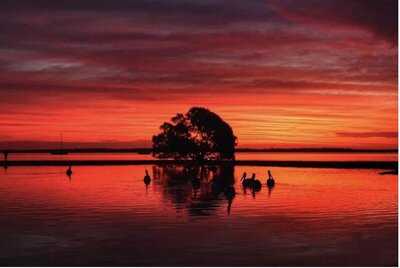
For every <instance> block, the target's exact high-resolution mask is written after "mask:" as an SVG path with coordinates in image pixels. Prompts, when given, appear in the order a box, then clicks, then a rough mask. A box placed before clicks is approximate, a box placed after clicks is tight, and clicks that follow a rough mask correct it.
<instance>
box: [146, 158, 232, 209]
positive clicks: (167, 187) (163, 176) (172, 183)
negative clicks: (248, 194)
mask: <svg viewBox="0 0 400 268" xmlns="http://www.w3.org/2000/svg"><path fill="white" fill-rule="evenodd" d="M153 176H154V183H156V184H159V185H161V192H162V195H163V197H164V200H165V202H171V203H172V204H173V206H174V207H175V208H176V209H177V210H181V209H185V210H187V211H188V213H189V215H191V216H209V215H214V214H215V213H216V210H217V208H218V207H220V206H223V205H227V211H228V214H230V211H231V206H232V201H233V199H234V197H235V188H234V182H235V179H234V166H233V165H219V166H197V165H196V166H194V165H192V166H176V165H164V166H153Z"/></svg>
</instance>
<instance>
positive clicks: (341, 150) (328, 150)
mask: <svg viewBox="0 0 400 268" xmlns="http://www.w3.org/2000/svg"><path fill="white" fill-rule="evenodd" d="M59 151H63V152H66V153H139V154H151V153H152V152H153V150H152V149H151V148H63V149H62V150H60V149H0V152H8V153H10V154H12V153H54V152H59ZM235 152H237V153H257V152H259V153H264V152H271V153H274V152H277V153H279V152H282V153H285V152H287V153H291V152H298V153H397V152H398V149H396V148H393V149H352V148H259V149H257V148H237V149H236V150H235Z"/></svg>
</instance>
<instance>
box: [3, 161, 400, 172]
mask: <svg viewBox="0 0 400 268" xmlns="http://www.w3.org/2000/svg"><path fill="white" fill-rule="evenodd" d="M183 164H199V163H198V162H196V161H191V160H8V161H4V160H2V161H0V165H1V166H4V167H12V166H20V167H21V166H68V165H72V166H124V165H183ZM201 164H203V165H236V166H270V167H301V168H338V169H391V170H394V169H396V170H397V168H398V162H395V161H281V160H275V161H274V160H271V161H268V160H236V161H204V162H202V163H201Z"/></svg>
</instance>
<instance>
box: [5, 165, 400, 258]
mask: <svg viewBox="0 0 400 268" xmlns="http://www.w3.org/2000/svg"><path fill="white" fill-rule="evenodd" d="M145 169H148V170H149V172H150V175H151V176H152V181H151V183H150V185H149V186H148V187H146V186H145V185H144V183H143V175H144V170H145ZM243 171H247V172H248V173H253V172H255V173H256V174H257V176H258V177H259V178H260V180H261V181H262V183H263V186H262V188H261V190H260V191H258V192H254V191H252V190H251V189H247V190H246V191H245V190H244V189H243V188H242V185H241V183H240V181H239V179H240V176H241V174H242V173H243ZM266 171H267V169H266V168H263V167H235V168H234V170H231V169H229V168H227V169H221V168H215V169H210V170H205V171H204V170H203V172H201V171H198V170H194V171H193V170H192V171H186V170H182V169H179V168H175V167H170V168H159V167H152V166H118V167H112V166H107V167H74V168H73V172H74V173H73V175H72V178H71V179H69V178H68V177H67V176H66V175H65V169H64V168H61V167H36V168H30V167H18V168H13V167H11V168H9V169H8V170H0V237H1V239H0V265H23V266H26V265H29V266H34V265H52V266H59V265H63V266H74V265H81V266H82V265H83V266H85V265H96V266H107V265H113V266H119V265H129V266H137V265H140V266H171V265H173V266H181V265H187V266H192V265H195V266H221V265H224V266H227V265H228V266H239V265H240V266H276V265H277V266H314V265H318V266H325V265H329V266H343V265H346V266H348V265H350V266H359V265H362V266H385V265H391V266H394V265H397V206H398V205H397V176H396V175H384V176H382V175H378V172H379V170H339V169H302V168H273V169H272V173H273V175H274V176H275V177H276V179H277V183H276V185H275V187H274V188H273V189H268V188H267V187H266V185H265V180H266V179H265V176H266ZM196 172H200V174H201V176H200V177H202V179H201V180H197V179H195V178H197V177H198V173H196ZM196 174H197V175H196ZM232 183H234V188H235V192H236V195H235V196H234V197H233V196H232V195H231V194H229V192H228V191H226V189H230V188H229V186H230V184H232ZM224 191H225V192H224Z"/></svg>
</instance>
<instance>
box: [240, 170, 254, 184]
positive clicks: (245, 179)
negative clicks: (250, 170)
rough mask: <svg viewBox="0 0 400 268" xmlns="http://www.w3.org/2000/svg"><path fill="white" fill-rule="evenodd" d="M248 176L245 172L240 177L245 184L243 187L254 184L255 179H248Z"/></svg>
mask: <svg viewBox="0 0 400 268" xmlns="http://www.w3.org/2000/svg"><path fill="white" fill-rule="evenodd" d="M246 176H247V173H246V172H244V173H243V176H242V178H241V179H240V180H241V182H242V185H243V187H245V188H246V187H251V186H252V184H253V181H252V179H247V178H246Z"/></svg>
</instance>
